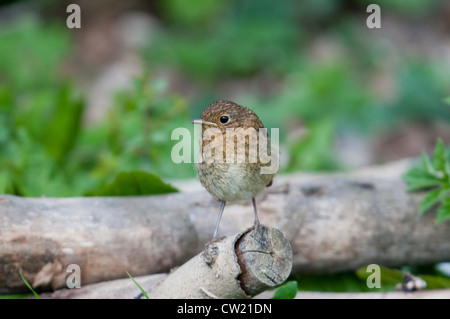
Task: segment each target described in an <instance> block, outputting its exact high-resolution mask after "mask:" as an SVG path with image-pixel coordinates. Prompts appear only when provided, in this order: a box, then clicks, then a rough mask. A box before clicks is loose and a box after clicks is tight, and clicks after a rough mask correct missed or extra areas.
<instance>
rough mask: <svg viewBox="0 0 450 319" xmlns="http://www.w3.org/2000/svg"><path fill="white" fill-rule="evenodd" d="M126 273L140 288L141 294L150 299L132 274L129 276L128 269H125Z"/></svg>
mask: <svg viewBox="0 0 450 319" xmlns="http://www.w3.org/2000/svg"><path fill="white" fill-rule="evenodd" d="M127 275H128V277H130V278H131V280H133V282H134V284H135V285H136V286H138V288H139V289H140V290H141V292H142V294H143V295H144V296H145V298H147V299H150V298H149V297H148V295H147V292H146V291H145V290H144V288H142V287H141V285H139V284H138V283H137V281H136V280H134V278H133V276H131V275H130V273H129V272H128V271H127Z"/></svg>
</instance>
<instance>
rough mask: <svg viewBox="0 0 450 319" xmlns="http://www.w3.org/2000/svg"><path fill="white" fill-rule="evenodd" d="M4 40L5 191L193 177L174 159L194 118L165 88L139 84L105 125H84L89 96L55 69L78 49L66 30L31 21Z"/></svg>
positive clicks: (123, 95) (1, 187)
mask: <svg viewBox="0 0 450 319" xmlns="http://www.w3.org/2000/svg"><path fill="white" fill-rule="evenodd" d="M0 42H1V43H2V45H3V44H5V46H3V48H5V50H1V51H0V124H1V126H0V127H1V129H0V167H1V168H2V169H1V170H0V193H8V194H16V195H21V196H42V195H45V196H56V197H58V196H81V195H83V194H86V193H87V192H93V193H95V190H96V189H98V188H100V187H104V186H105V185H107V184H108V183H110V182H111V181H112V180H113V179H114V178H115V177H116V175H117V174H119V173H120V172H122V171H134V170H145V171H149V172H154V173H155V174H157V175H164V176H165V177H187V176H189V177H192V176H194V172H193V171H192V167H190V169H183V168H182V169H181V170H180V166H177V165H175V164H174V163H173V162H172V161H171V159H170V150H171V143H170V134H171V131H172V130H173V129H174V128H175V127H180V126H183V125H185V124H186V123H189V121H188V119H189V117H188V112H187V109H186V104H185V101H184V100H183V99H182V98H181V97H175V96H168V95H167V94H165V93H164V90H165V88H164V87H165V86H164V83H162V82H161V81H160V82H150V81H148V80H147V78H148V77H147V76H146V75H144V76H143V77H142V78H139V79H136V80H135V83H134V86H133V87H132V88H131V89H128V90H124V91H122V92H117V96H116V98H115V99H114V105H112V107H111V108H110V110H109V112H108V114H107V116H106V117H105V118H104V119H103V120H102V121H101V122H100V123H97V124H95V125H91V126H90V125H84V126H83V125H82V117H83V114H84V111H85V101H84V98H83V97H82V96H81V94H80V93H79V92H78V91H77V89H76V87H75V85H74V84H73V83H71V82H70V81H69V80H67V79H64V78H63V76H62V75H61V74H58V72H56V71H57V70H59V68H60V66H61V64H62V63H63V59H64V58H67V55H66V54H67V52H69V51H70V49H71V44H70V41H68V33H67V30H65V29H63V28H60V27H56V26H55V25H46V24H42V23H40V22H39V21H38V20H36V19H33V18H32V17H30V18H24V19H23V20H20V21H18V22H17V23H15V24H13V25H12V26H10V27H9V28H3V29H1V32H0ZM29 47H32V48H35V50H32V51H30V50H25V49H26V48H29ZM25 53H26V55H25ZM39 61H42V63H39ZM157 185H162V184H157ZM161 189H166V190H168V188H161ZM103 191H104V189H103ZM170 191H173V188H171V189H170ZM101 192H102V189H99V193H98V194H100V193H101ZM124 192H125V193H126V194H128V192H129V190H126V189H124ZM155 192H159V191H155ZM147 193H148V192H147Z"/></svg>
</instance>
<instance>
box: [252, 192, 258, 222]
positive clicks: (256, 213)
mask: <svg viewBox="0 0 450 319" xmlns="http://www.w3.org/2000/svg"><path fill="white" fill-rule="evenodd" d="M252 203H253V210H254V211H255V228H257V227H259V218H258V211H257V210H256V202H255V199H254V198H252Z"/></svg>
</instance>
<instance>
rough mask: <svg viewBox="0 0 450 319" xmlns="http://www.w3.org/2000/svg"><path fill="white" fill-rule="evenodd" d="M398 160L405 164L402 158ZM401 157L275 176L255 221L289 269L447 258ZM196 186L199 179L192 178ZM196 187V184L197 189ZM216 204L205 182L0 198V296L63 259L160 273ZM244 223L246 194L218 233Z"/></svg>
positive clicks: (60, 274) (212, 215)
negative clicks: (280, 242)
mask: <svg viewBox="0 0 450 319" xmlns="http://www.w3.org/2000/svg"><path fill="white" fill-rule="evenodd" d="M405 163H406V162H405ZM405 163H400V164H398V163H394V164H392V165H388V166H385V167H380V168H374V169H369V170H367V169H365V170H364V171H359V172H356V173H351V174H331V175H326V174H316V175H308V176H305V175H292V176H287V177H285V176H278V177H277V178H276V179H275V180H274V184H273V186H272V187H269V188H267V189H266V191H265V192H264V193H263V194H262V195H261V196H259V197H258V198H257V204H258V210H259V213H260V219H261V222H262V223H263V224H265V225H270V226H271V227H276V228H277V229H280V230H281V231H282V232H283V233H284V235H285V236H286V238H287V239H288V241H289V242H290V244H291V246H292V250H293V269H292V271H293V273H306V272H308V273H311V272H315V273H324V272H325V273H333V272H340V271H347V270H354V269H356V268H357V267H360V266H362V265H365V264H371V263H376V264H380V265H383V266H387V267H393V266H398V265H404V264H408V265H422V264H430V263H435V262H440V261H447V260H449V259H450V224H449V222H448V221H446V222H444V223H443V224H441V225H439V226H436V225H435V213H433V212H429V213H426V214H425V215H423V216H419V215H418V213H417V211H418V206H419V203H420V201H421V200H422V198H423V196H424V195H423V194H422V193H407V192H406V187H405V184H404V182H403V181H402V179H401V178H400V174H402V173H403V172H405V170H406V168H407V165H406V164H405ZM195 185H198V183H197V182H195ZM196 187H198V186H196ZM218 211H219V202H217V201H216V200H214V199H213V198H212V196H211V195H209V194H208V193H207V192H206V191H205V190H204V189H202V188H199V189H198V190H197V189H191V191H182V192H180V193H176V194H169V195H162V196H142V197H115V198H113V197H104V198H100V197H88V198H20V197H15V196H0V293H7V292H8V293H12V292H19V291H26V287H25V286H24V284H23V282H22V280H21V279H20V277H19V275H18V271H19V270H21V272H22V274H24V276H25V278H26V279H27V280H28V281H29V282H30V283H31V284H32V285H33V286H34V287H38V288H39V287H40V288H41V289H43V290H48V289H56V288H60V287H65V278H66V277H67V276H68V275H69V273H67V272H66V268H67V266H68V265H69V264H78V265H79V266H80V268H81V283H82V285H87V284H88V283H94V282H100V281H105V280H111V279H117V278H124V277H126V276H127V275H126V270H127V271H128V272H130V273H131V274H133V276H140V275H145V274H151V273H158V272H167V271H169V270H170V269H171V268H173V267H175V266H178V265H180V264H183V263H184V262H185V261H187V260H188V259H190V258H191V257H192V256H195V255H196V254H198V253H199V252H200V251H202V250H203V248H204V245H205V243H207V242H208V241H210V240H211V237H212V231H213V228H214V224H215V219H216V217H217V214H218ZM252 222H253V210H252V206H251V201H243V202H237V203H229V204H227V207H226V208H225V212H224V216H223V218H222V222H221V225H220V234H221V235H230V234H234V233H236V232H237V231H239V230H242V229H246V228H247V227H248V226H249V225H251V224H252Z"/></svg>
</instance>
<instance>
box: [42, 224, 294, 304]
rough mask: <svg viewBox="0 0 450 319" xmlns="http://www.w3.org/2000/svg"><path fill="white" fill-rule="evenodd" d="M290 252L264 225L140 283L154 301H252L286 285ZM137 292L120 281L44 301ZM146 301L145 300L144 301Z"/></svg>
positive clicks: (68, 291) (64, 292) (280, 236)
mask: <svg viewBox="0 0 450 319" xmlns="http://www.w3.org/2000/svg"><path fill="white" fill-rule="evenodd" d="M291 268H292V250H291V247H290V245H289V242H288V241H287V240H286V238H285V237H284V236H283V234H282V233H281V232H280V231H279V230H277V229H274V228H270V227H266V226H260V227H258V228H257V229H256V230H255V229H253V228H250V229H248V230H246V231H245V232H243V233H240V234H237V235H234V236H231V237H228V238H225V237H223V238H221V239H219V240H217V241H214V242H211V243H208V244H207V245H206V247H205V250H204V251H203V252H202V253H200V254H198V255H197V256H194V257H193V258H192V259H191V260H189V261H188V262H187V263H185V264H184V265H182V266H180V267H178V268H176V269H175V270H173V271H171V272H170V273H169V274H167V275H166V274H159V275H154V276H148V277H144V278H136V279H135V280H137V282H138V283H139V285H140V286H141V287H143V288H144V289H146V290H148V292H147V294H148V296H149V298H150V299H161V298H165V299H167V298H176V299H181V298H183V299H184V298H196V299H210V298H241V299H242V298H250V297H252V296H255V295H257V294H259V293H261V292H262V291H264V290H266V289H268V288H272V287H274V286H276V285H278V284H281V283H282V282H284V281H285V280H286V279H287V277H288V276H289V274H290V271H291ZM136 296H139V289H138V287H137V286H136V285H134V283H132V281H131V279H121V280H115V281H110V282H105V283H99V284H94V285H88V286H86V287H81V288H80V289H62V290H58V291H56V292H54V293H46V294H43V295H41V298H71V299H74V298H136ZM141 298H143V296H141Z"/></svg>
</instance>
